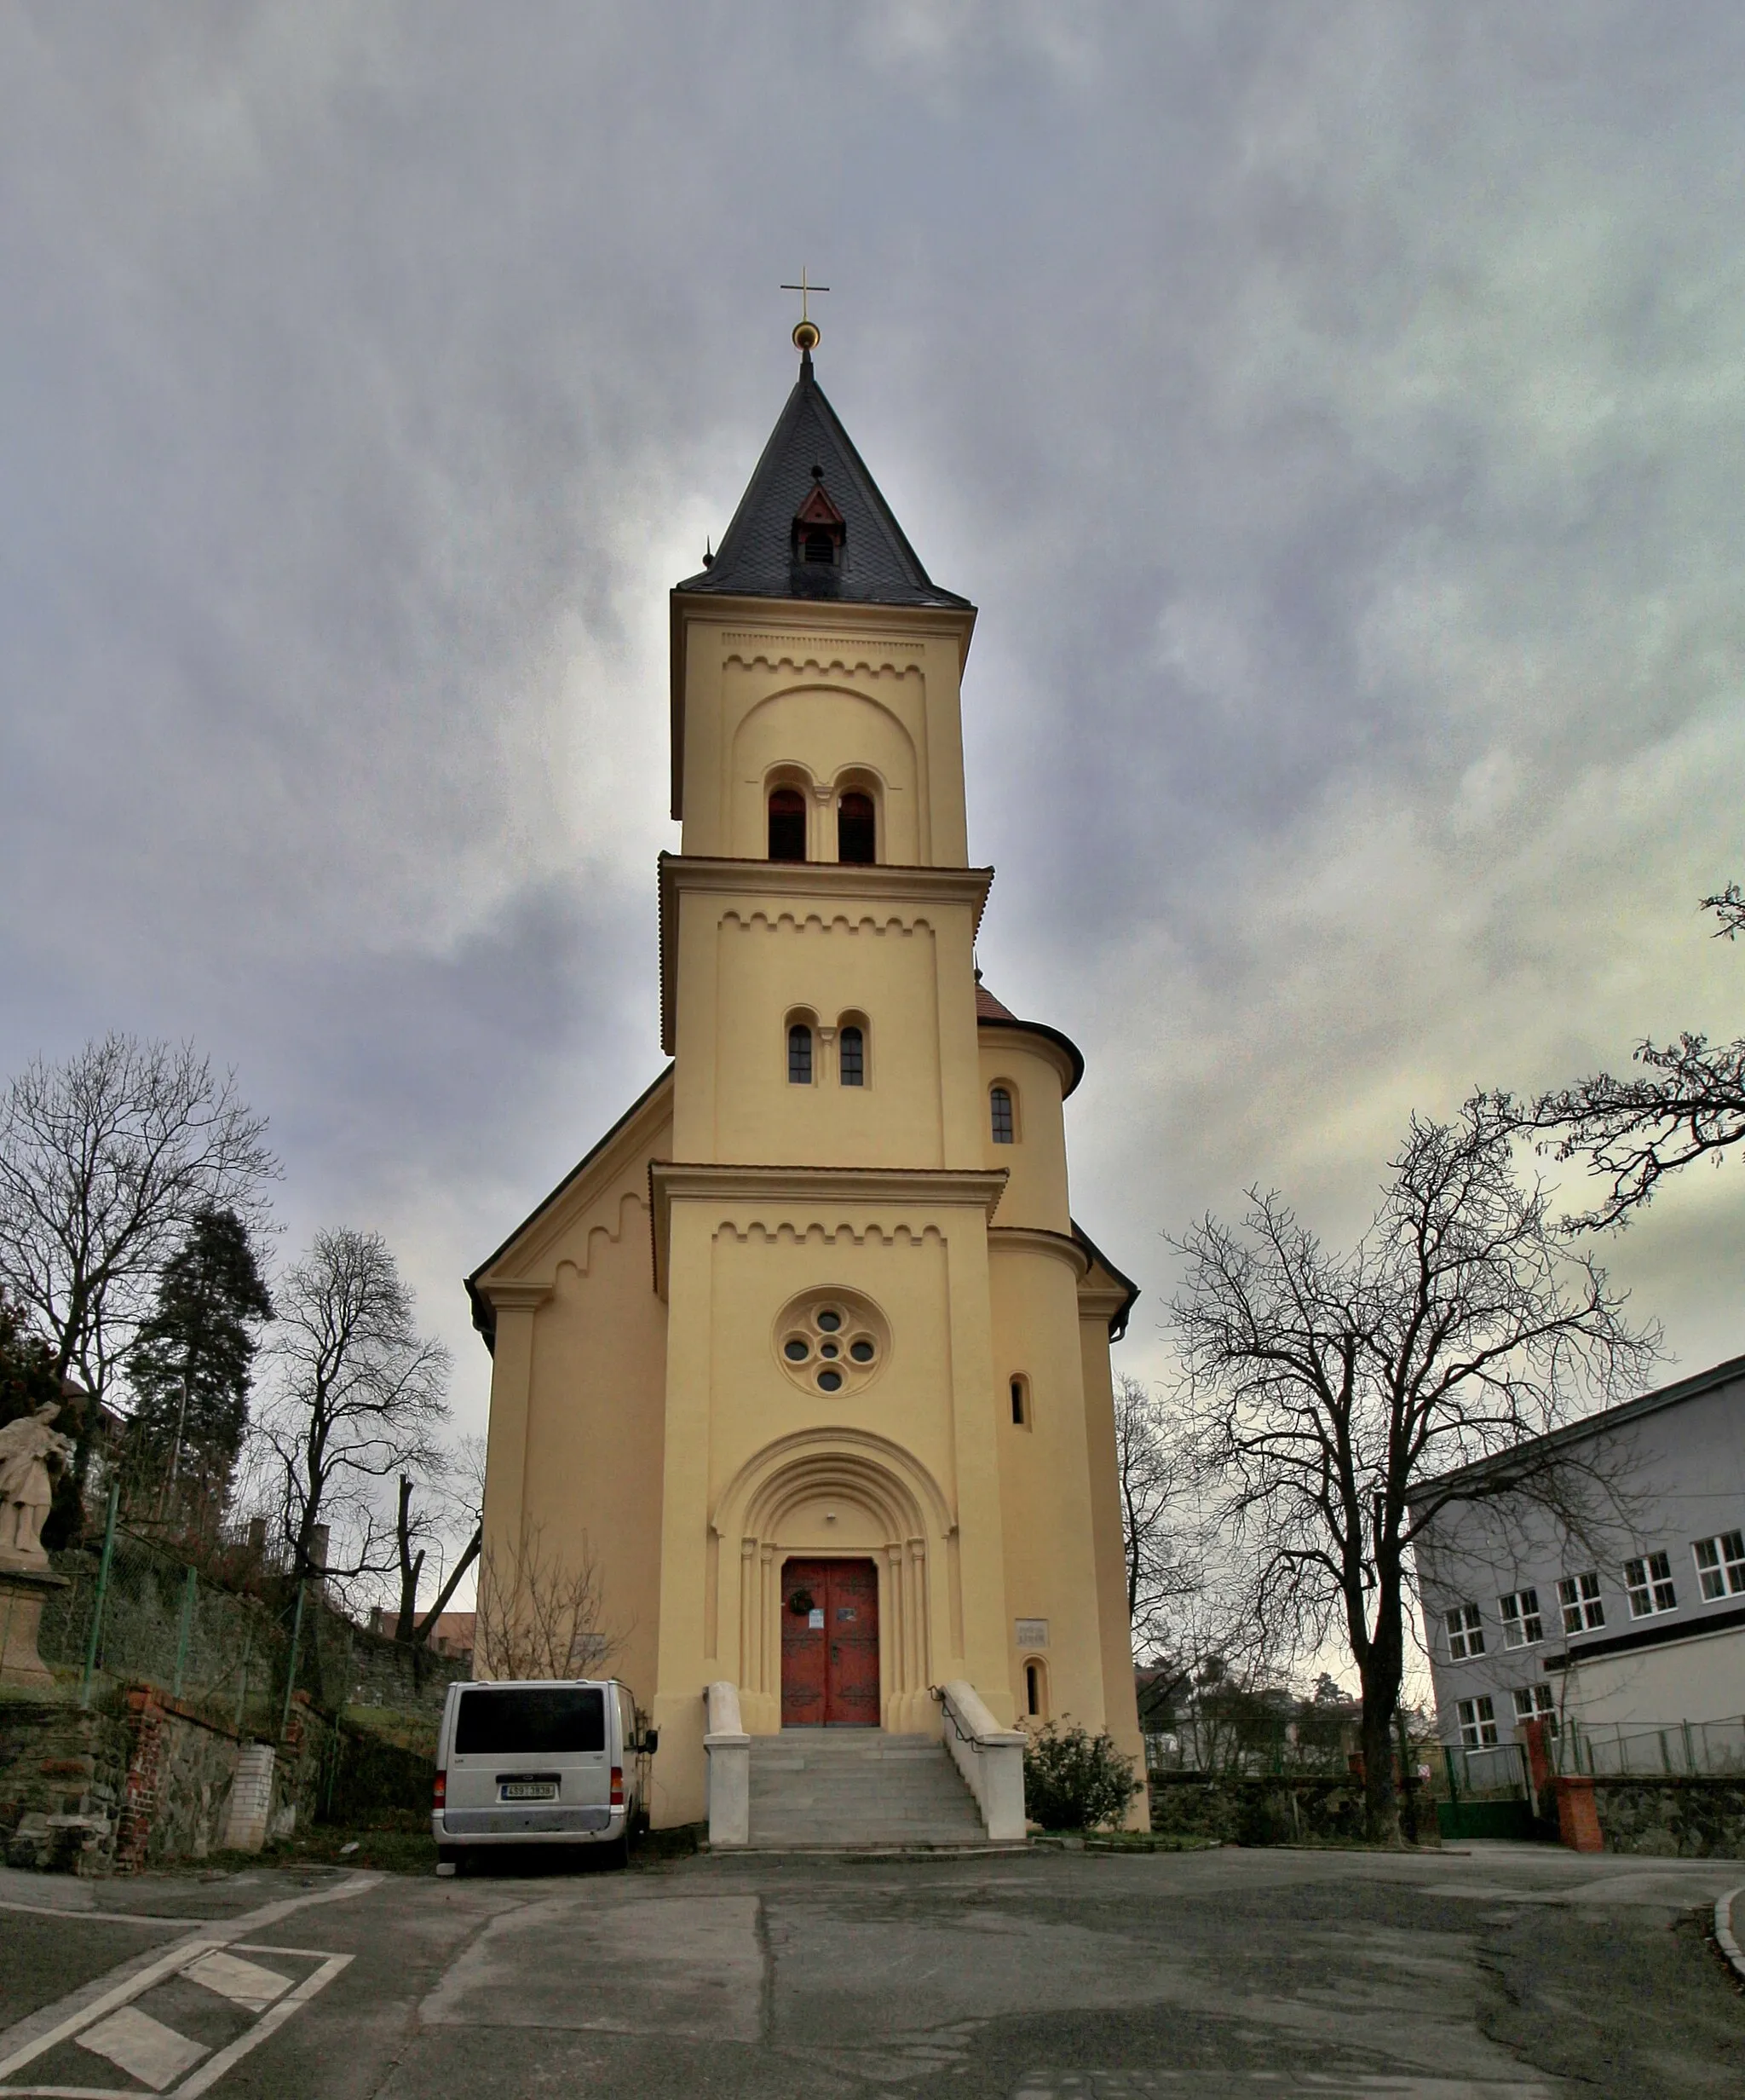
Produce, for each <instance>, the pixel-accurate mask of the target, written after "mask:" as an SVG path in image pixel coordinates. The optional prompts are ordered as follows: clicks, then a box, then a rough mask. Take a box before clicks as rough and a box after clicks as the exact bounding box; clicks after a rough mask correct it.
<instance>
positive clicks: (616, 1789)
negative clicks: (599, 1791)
mask: <svg viewBox="0 0 1745 2100" xmlns="http://www.w3.org/2000/svg"><path fill="white" fill-rule="evenodd" d="M612 1805H613V1808H614V1809H621V1808H623V1806H624V1767H623V1766H622V1765H621V1764H615V1765H613V1768H612Z"/></svg>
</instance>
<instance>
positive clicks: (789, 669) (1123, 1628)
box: [469, 333, 1143, 1826]
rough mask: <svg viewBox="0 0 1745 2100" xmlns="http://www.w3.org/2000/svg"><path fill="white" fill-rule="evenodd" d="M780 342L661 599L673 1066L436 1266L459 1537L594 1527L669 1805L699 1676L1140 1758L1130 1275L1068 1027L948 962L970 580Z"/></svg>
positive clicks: (511, 1549)
mask: <svg viewBox="0 0 1745 2100" xmlns="http://www.w3.org/2000/svg"><path fill="white" fill-rule="evenodd" d="M812 339H814V340H815V337H814V338H812ZM797 340H798V341H799V342H800V343H801V344H802V349H803V355H802V366H801V371H800V376H799V379H798V384H796V386H795V388H794V389H793V392H792V395H791V396H790V399H789V401H788V403H787V405H786V408H785V409H784V411H783V413H782V416H781V418H780V420H779V421H778V423H777V424H776V426H775V431H774V433H773V434H772V436H771V438H770V440H769V445H768V446H767V447H766V448H765V451H764V453H763V458H762V459H761V460H760V461H759V463H758V465H757V470H756V472H755V473H754V475H753V476H752V482H751V483H750V484H749V486H748V487H747V489H746V494H745V496H744V498H743V499H742V500H741V502H740V507H739V510H738V511H737V512H736V513H735V515H734V520H733V522H732V524H731V525H730V526H729V529H728V532H727V533H726V534H725V535H724V536H723V540H722V544H721V547H720V551H719V552H718V554H717V555H716V557H714V558H713V560H712V561H711V563H709V564H708V565H707V566H705V569H704V571H703V572H702V573H701V574H700V575H698V576H696V577H694V578H691V579H689V580H688V581H687V582H685V583H683V584H681V585H680V586H677V588H676V589H675V590H674V591H673V593H672V597H671V613H672V626H671V685H672V698H671V706H672V766H673V775H672V781H673V814H674V816H675V817H676V818H677V819H678V820H679V822H681V825H682V834H681V850H680V851H679V852H677V854H667V855H663V856H662V857H661V859H660V863H659V901H660V998H661V1011H662V1029H663V1038H664V1047H665V1051H666V1053H667V1054H668V1055H669V1057H670V1058H671V1064H670V1065H669V1066H668V1068H667V1070H665V1072H663V1073H662V1074H661V1076H659V1078H658V1079H657V1080H656V1081H655V1082H654V1085H653V1086H651V1087H650V1088H649V1089H648V1092H647V1093H645V1094H643V1096H642V1099H640V1100H639V1101H637V1102H636V1103H635V1104H634V1105H632V1107H631V1109H630V1110H629V1111H628V1112H627V1113H626V1114H625V1116H623V1118H622V1119H621V1120H620V1121H619V1123H618V1124H617V1125H616V1126H615V1127H614V1128H613V1129H612V1130H611V1131H609V1132H608V1134H607V1135H606V1136H605V1137H604V1138H603V1139H601V1141H600V1142H599V1143H598V1144H597V1145H596V1146H595V1148H594V1149H593V1151H590V1153H589V1154H588V1155H587V1157H585V1159H584V1160H583V1161H582V1162H581V1163H580V1164H579V1166H578V1167H577V1168H575V1170H574V1171H573V1173H572V1174H570V1175H569V1177H568V1178H567V1180H565V1181H564V1182H563V1183H562V1185H561V1186H559V1187H558V1188H557V1189H556V1190H555V1191H553V1192H552V1194H551V1195H550V1197H547V1198H546V1200H545V1201H544V1203H542V1204H541V1205H540V1206H539V1207H538V1209H536V1210H535V1211H534V1212H533V1214H532V1215H531V1216H530V1217H529V1218H527V1220H526V1221H525V1222H524V1223H523V1224H522V1225H521V1226H519V1227H518V1228H517V1229H516V1231H515V1232H514V1233H513V1234H512V1235H511V1236H510V1238H509V1239H508V1240H507V1241H506V1242H505V1243H504V1245H503V1246H502V1247H500V1248H499V1249H498V1250H497V1252H496V1253H495V1254H494V1255H492V1256H491V1257H490V1258H489V1260H488V1261H486V1262H485V1263H484V1264H483V1265H482V1266H481V1268H480V1269H479V1270H478V1271H476V1272H475V1274H474V1275H473V1276H472V1277H471V1278H469V1290H470V1292H471V1294H472V1297H473V1302H474V1307H475V1321H476V1324H478V1325H479V1326H480V1328H481V1330H482V1331H483V1332H484V1334H485V1336H486V1338H487V1341H488V1343H489V1344H490V1346H491V1348H492V1358H493V1366H492V1389H491V1418H490V1434H489V1445H488V1460H487V1483H486V1500H485V1537H486V1548H487V1562H489V1564H490V1565H493V1566H497V1567H498V1568H502V1567H504V1566H508V1565H510V1562H511V1561H513V1560H514V1558H515V1555H517V1553H518V1552H521V1553H523V1554H524V1552H525V1549H526V1545H527V1541H528V1540H529V1539H533V1540H534V1541H536V1542H537V1543H538V1547H539V1549H541V1550H542V1551H543V1553H544V1555H545V1556H546V1557H547V1558H548V1559H550V1560H553V1561H562V1560H563V1559H564V1558H565V1557H566V1556H568V1555H578V1556H579V1555H581V1554H582V1553H583V1552H584V1551H585V1553H586V1555H587V1556H588V1557H589V1558H590V1560H591V1561H592V1563H593V1564H594V1566H595V1567H596V1570H597V1572H598V1575H599V1578H600V1583H601V1589H602V1608H601V1620H602V1625H603V1626H604V1627H605V1628H606V1629H607V1630H608V1631H609V1632H611V1633H612V1634H613V1635H614V1636H616V1637H617V1638H618V1640H619V1646H618V1647H617V1649H616V1651H615V1653H614V1658H613V1664H612V1667H613V1669H614V1670H615V1671H616V1672H617V1673H618V1674H619V1675H620V1676H623V1677H624V1678H625V1680H626V1682H629V1683H630V1684H631V1687H633V1689H634V1691H635V1693H636V1697H637V1699H639V1700H640V1701H641V1702H642V1705H644V1707H645V1708H647V1709H648V1711H649V1713H650V1715H651V1717H652V1719H653V1721H654V1722H655V1724H656V1725H658V1727H659V1731H660V1748H659V1753H658V1755H657V1757H655V1759H654V1768H653V1773H652V1814H653V1818H654V1822H655V1823H656V1825H657V1826H671V1825H676V1824H682V1823H688V1822H694V1821H697V1820H700V1819H701V1818H702V1817H703V1815H704V1814H705V1791H706V1786H707V1780H706V1775H705V1749H704V1734H705V1705H704V1692H705V1686H707V1685H709V1684H711V1683H712V1682H722V1681H725V1682H730V1683H732V1684H733V1685H735V1686H736V1687H738V1692H739V1704H740V1712H741V1714H742V1716H743V1724H744V1727H745V1728H746V1731H747V1732H749V1733H750V1734H752V1735H753V1736H763V1735H768V1734H775V1733H776V1732H779V1731H780V1730H782V1729H783V1728H797V1727H799V1728H813V1727H826V1728H828V1727H855V1726H858V1727H863V1728H881V1729H884V1730H885V1731H888V1732H890V1733H892V1734H907V1735H913V1734H931V1735H934V1736H937V1735H938V1734H939V1732H940V1728H941V1725H942V1723H941V1710H940V1705H939V1702H938V1700H937V1699H936V1696H935V1693H934V1689H933V1687H937V1686H940V1685H942V1684H945V1683H947V1682H953V1681H962V1682H968V1683H969V1684H970V1685H973V1687H975V1689H976V1692H977V1693H979V1694H980V1697H981V1699H982V1702H983V1703H984V1704H985V1706H986V1707H987V1709H988V1711H990V1712H991V1714H992V1715H993V1717H994V1718H995V1719H996V1720H997V1721H998V1722H999V1723H1000V1724H1001V1725H1003V1726H1005V1727H1011V1726H1013V1725H1015V1724H1019V1725H1021V1724H1022V1723H1023V1722H1026V1721H1030V1720H1034V1721H1040V1720H1042V1719H1045V1718H1049V1717H1052V1718H1056V1719H1067V1718H1070V1720H1072V1721H1074V1722H1080V1723H1082V1724H1083V1725H1084V1726H1086V1727H1087V1728H1090V1729H1091V1730H1092V1731H1093V1732H1095V1731H1096V1730H1098V1729H1101V1728H1108V1729H1109V1732H1110V1734H1112V1735H1113V1736H1114V1739H1115V1740H1116V1742H1117V1743H1118V1744H1119V1745H1120V1747H1121V1748H1122V1749H1123V1750H1124V1751H1126V1752H1128V1753H1129V1754H1130V1755H1131V1756H1132V1757H1134V1758H1135V1760H1136V1761H1140V1762H1137V1769H1139V1770H1140V1771H1142V1772H1143V1761H1141V1745H1140V1739H1139V1734H1138V1728H1137V1718H1136V1715H1135V1709H1134V1697H1133V1672H1132V1657H1131V1653H1130V1634H1129V1625H1128V1619H1127V1612H1126V1583H1125V1563H1124V1556H1123V1552H1122V1544H1121V1524H1120V1506H1119V1501H1118V1493H1117V1480H1116V1464H1115V1447H1114V1410H1113V1403H1112V1398H1111V1389H1110V1366H1109V1347H1110V1341H1111V1339H1112V1337H1116V1336H1119V1335H1120V1332H1121V1331H1122V1330H1124V1327H1125V1324H1126V1318H1127V1315H1128V1313H1129V1312H1130V1310H1131V1307H1132V1301H1133V1299H1134V1296H1135V1295H1136V1293H1135V1291H1134V1289H1133V1287H1132V1284H1130V1283H1129V1282H1128V1281H1127V1279H1126V1278H1125V1277H1123V1276H1122V1275H1121V1274H1120V1272H1119V1271H1118V1270H1116V1269H1115V1268H1114V1266H1112V1264H1110V1263H1109V1261H1106V1260H1105V1259H1104V1258H1103V1256H1102V1255H1100V1254H1099V1253H1098V1251H1097V1249H1096V1248H1095V1246H1094V1245H1093V1244H1092V1243H1091V1241H1090V1240H1089V1239H1088V1238H1087V1237H1086V1235H1085V1234H1084V1233H1083V1232H1081V1231H1080V1229H1079V1228H1078V1227H1077V1226H1075V1224H1074V1220H1073V1218H1072V1214H1071V1209H1070V1205H1069V1202H1068V1180H1067V1157H1066V1141H1065V1127H1064V1117H1063V1103H1064V1101H1065V1099H1066V1097H1067V1096H1068V1094H1069V1093H1071V1091H1072V1089H1073V1088H1074V1086H1075V1085H1076V1084H1077V1082H1078V1080H1079V1078H1080V1073H1081V1070H1082V1064H1081V1060H1080V1056H1079V1053H1078V1052H1077V1051H1076V1049H1075V1048H1074V1047H1073V1045H1072V1044H1071V1043H1070V1042H1069V1041H1068V1040H1067V1038H1066V1037H1065V1036H1063V1035H1061V1034H1060V1033H1059V1032H1058V1031H1057V1030H1054V1029H1053V1028H1051V1027H1049V1026H1047V1025H1045V1024H1040V1023H1035V1022H1028V1021H1024V1020H1022V1019H1020V1018H1017V1017H1016V1016H1014V1015H1012V1014H1011V1013H1008V1012H1007V1011H1006V1010H1005V1007H1002V1006H1000V1005H999V1002H998V1001H996V1000H994V999H993V997H992V995H990V994H989V993H988V991H987V990H986V989H984V988H983V987H982V985H981V984H980V983H979V981H978V977H977V972H976V966H975V948H976V929H977V926H978V925H979V923H980V920H981V917H982V911H983V909H984V908H985V906H986V904H987V901H988V888H989V885H990V883H991V881H992V879H993V871H992V869H990V868H978V867H974V866H972V865H970V861H969V854H968V839H967V829H966V822H965V797H964V769H963V741H962V728H961V706H960V695H961V684H962V679H963V675H964V667H965V661H966V659H967V656H968V653H969V649H970V637H971V633H972V630H973V627H974V625H975V618H976V614H975V610H974V608H973V607H971V606H970V604H969V603H967V602H966V601H965V600H963V599H961V598H959V597H954V596H953V594H952V593H950V592H947V591H943V590H942V589H940V588H939V587H938V586H935V585H934V584H933V583H932V582H931V580H930V579H929V578H928V576H927V574H926V573H925V571H924V569H923V568H921V565H920V563H919V560H918V559H917V558H916V557H915V555H914V553H913V549H911V548H910V546H909V545H908V542H907V539H906V538H905V537H904V536H903V534H902V533H901V528H900V527H899V526H898V525H897V523H896V519H895V518H894V516H892V515H891V514H890V510H889V508H888V506H887V505H885V503H884V498H883V497H882V495H881V494H880V493H879V492H878V487H877V486H876V484H875V483H874V482H873V480H872V477H871V476H870V475H869V474H868V473H867V469H866V467H865V465H864V464H863V463H862V462H861V459H860V456H859V454H858V453H857V452H856V451H855V447H854V446H853V444H852V443H851V441H849V437H848V436H847V433H846V431H845V430H844V429H843V427H842V425H841V424H840V423H839V421H838V418H836V416H835V414H834V412H833V411H832V408H831V407H830V404H829V403H828V401H826V399H825V396H824V394H823V391H822V389H821V387H820V386H819V384H818V383H817V379H816V376H815V372H814V369H813V366H812V360H811V356H810V343H809V340H808V338H807V335H806V334H804V333H801V334H798V335H797ZM826 1612H827V1613H828V1616H829V1620H830V1624H829V1626H828V1627H827V1628H826V1627H825V1624H824V1622H825V1619H826ZM839 1631H840V1632H841V1634H842V1636H843V1637H842V1638H841V1639H840V1640H838V1632H839ZM1136 1814H1143V1809H1139V1810H1136Z"/></svg>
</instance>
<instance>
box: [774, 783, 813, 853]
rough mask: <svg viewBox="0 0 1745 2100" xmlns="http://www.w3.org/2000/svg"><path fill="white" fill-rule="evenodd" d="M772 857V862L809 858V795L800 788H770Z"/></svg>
mask: <svg viewBox="0 0 1745 2100" xmlns="http://www.w3.org/2000/svg"><path fill="white" fill-rule="evenodd" d="M769 857H770V859H771V860H773V861H803V860H804V859H805V857H806V798H805V797H804V795H803V794H802V793H800V791H799V789H798V788H771V789H770V791H769Z"/></svg>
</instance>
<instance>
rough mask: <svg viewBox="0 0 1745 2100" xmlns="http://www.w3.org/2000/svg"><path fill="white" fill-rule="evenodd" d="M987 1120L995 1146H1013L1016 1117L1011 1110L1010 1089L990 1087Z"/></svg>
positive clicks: (1016, 1132)
mask: <svg viewBox="0 0 1745 2100" xmlns="http://www.w3.org/2000/svg"><path fill="white" fill-rule="evenodd" d="M988 1125H989V1128H991V1129H992V1131H993V1142H994V1143H995V1144H996V1145H1015V1144H1016V1142H1017V1137H1018V1129H1017V1117H1016V1114H1015V1113H1014V1112H1013V1108H1012V1091H1011V1088H1010V1087H990V1088H988Z"/></svg>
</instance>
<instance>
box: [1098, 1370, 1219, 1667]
mask: <svg viewBox="0 0 1745 2100" xmlns="http://www.w3.org/2000/svg"><path fill="white" fill-rule="evenodd" d="M1114 1451H1115V1468H1116V1476H1117V1478H1118V1480H1119V1481H1120V1495H1121V1541H1122V1543H1123V1545H1124V1546H1125V1548H1126V1560H1127V1621H1128V1624H1129V1625H1130V1626H1131V1627H1132V1640H1133V1644H1134V1647H1135V1649H1136V1651H1137V1650H1139V1649H1149V1648H1153V1647H1156V1646H1157V1645H1158V1643H1159V1642H1160V1641H1162V1640H1164V1639H1165V1638H1166V1635H1167V1632H1168V1631H1169V1630H1170V1627H1169V1618H1170V1615H1169V1607H1171V1606H1172V1605H1174V1604H1178V1603H1179V1602H1180V1601H1181V1600H1183V1598H1186V1597H1189V1596H1192V1595H1195V1594H1196V1593H1197V1592H1198V1590H1199V1589H1200V1588H1201V1567H1200V1564H1199V1562H1198V1561H1197V1560H1196V1559H1195V1556H1194V1555H1193V1554H1192V1552H1191V1551H1190V1550H1189V1548H1188V1546H1187V1543H1186V1540H1185V1531H1186V1524H1185V1520H1184V1513H1183V1503H1182V1493H1183V1487H1184V1486H1185V1485H1186V1472H1187V1468H1186V1466H1185V1464H1184V1462H1183V1457H1182V1456H1181V1453H1180V1452H1179V1451H1178V1449H1177V1448H1176V1447H1175V1446H1174V1445H1172V1442H1171V1440H1170V1439H1169V1436H1168V1434H1167V1433H1166V1426H1165V1423H1164V1421H1163V1418H1162V1416H1161V1413H1160V1409H1159V1405H1158V1402H1157V1398H1156V1396H1155V1393H1153V1392H1152V1390H1151V1388H1150V1387H1149V1386H1148V1385H1147V1384H1146V1383H1145V1382H1144V1381H1143V1379H1140V1378H1134V1377H1132V1376H1128V1375H1126V1373H1123V1374H1122V1376H1120V1379H1119V1380H1118V1381H1117V1382H1116V1385H1115V1393H1114Z"/></svg>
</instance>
